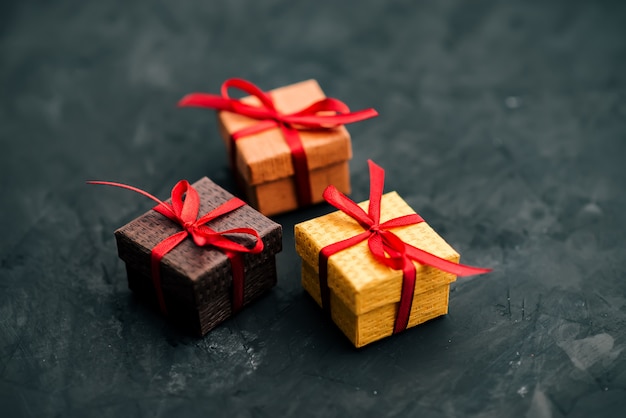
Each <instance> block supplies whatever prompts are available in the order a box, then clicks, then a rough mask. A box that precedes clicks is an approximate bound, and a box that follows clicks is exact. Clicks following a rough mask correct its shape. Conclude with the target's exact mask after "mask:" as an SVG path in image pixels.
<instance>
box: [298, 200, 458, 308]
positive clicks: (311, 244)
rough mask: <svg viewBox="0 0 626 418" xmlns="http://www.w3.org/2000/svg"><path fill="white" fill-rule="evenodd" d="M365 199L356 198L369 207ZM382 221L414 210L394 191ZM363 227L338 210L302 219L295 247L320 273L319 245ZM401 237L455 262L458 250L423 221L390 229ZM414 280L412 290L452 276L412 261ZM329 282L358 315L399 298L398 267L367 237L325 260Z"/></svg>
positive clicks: (422, 289)
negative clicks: (374, 250) (378, 255)
mask: <svg viewBox="0 0 626 418" xmlns="http://www.w3.org/2000/svg"><path fill="white" fill-rule="evenodd" d="M368 205H369V201H364V202H361V203H359V206H360V207H362V208H363V209H365V210H367V208H368ZM381 211H382V212H381V219H380V221H381V223H382V222H386V221H388V220H389V219H392V218H396V217H398V216H404V215H409V214H414V213H415V211H414V210H413V209H411V207H410V206H409V205H408V204H407V203H406V202H405V201H404V200H403V199H402V198H401V197H400V196H399V195H398V194H397V193H396V192H390V193H386V194H384V195H383V196H382V201H381ZM362 232H363V228H362V227H361V226H360V225H359V224H358V223H357V222H356V221H355V220H354V219H352V218H350V217H349V216H348V215H346V214H345V213H343V212H341V211H336V212H333V213H330V214H328V215H325V216H321V217H319V218H315V219H311V220H309V221H306V222H302V223H300V224H297V225H296V226H295V241H296V251H297V252H298V254H299V255H300V256H301V257H302V262H303V263H306V264H308V265H309V266H310V267H312V268H313V269H314V270H315V271H316V273H317V274H318V275H319V264H318V257H319V251H320V250H321V249H322V248H323V247H325V246H327V245H329V244H332V243H335V242H338V241H341V240H343V239H346V238H349V237H352V236H354V235H357V234H359V233H362ZM392 232H393V233H395V234H396V235H397V236H398V237H399V238H400V239H402V240H403V241H404V242H406V243H408V244H410V245H413V246H415V247H418V248H421V249H423V250H425V251H428V252H430V253H432V254H434V255H436V256H439V257H441V258H444V259H446V260H449V261H453V262H457V263H458V262H459V258H460V257H459V254H458V253H457V252H456V251H454V249H453V248H452V247H451V246H450V245H449V244H448V243H446V242H445V241H444V239H443V238H441V237H440V236H439V235H438V234H437V233H436V232H435V231H434V230H433V229H432V228H431V227H430V226H429V225H428V224H427V223H426V222H421V223H419V224H416V225H410V226H404V227H399V228H394V229H392ZM414 264H415V266H416V270H417V276H418V280H417V282H416V285H415V295H418V294H420V293H423V292H425V291H428V290H431V289H433V288H435V287H438V286H442V285H445V284H447V283H450V282H453V281H454V280H456V276H455V275H453V274H450V273H446V272H443V271H441V270H438V269H436V268H433V267H430V266H424V265H421V264H418V263H414ZM328 286H329V287H330V290H331V292H333V293H334V294H335V295H336V296H337V297H339V298H341V300H342V301H343V302H344V303H345V304H346V306H347V307H348V308H349V309H350V310H351V311H352V312H354V313H355V314H356V315H360V314H362V313H365V312H369V311H371V310H373V309H376V308H378V307H380V306H384V305H387V304H390V303H396V302H399V301H400V294H401V286H402V271H400V270H393V269H392V268H390V267H387V266H385V265H384V264H381V263H379V262H378V261H376V259H375V258H374V257H373V256H372V254H371V253H370V251H369V248H368V245H367V240H365V241H362V242H360V243H359V244H357V245H355V246H353V247H350V248H347V249H345V250H343V251H340V252H338V253H336V254H334V255H332V256H331V257H330V259H329V260H328Z"/></svg>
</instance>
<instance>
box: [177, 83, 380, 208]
mask: <svg viewBox="0 0 626 418" xmlns="http://www.w3.org/2000/svg"><path fill="white" fill-rule="evenodd" d="M228 88H238V89H240V90H243V91H244V92H246V93H248V94H250V95H249V96H247V97H244V98H242V99H240V100H237V99H231V98H230V97H229V96H228ZM179 105H180V106H201V107H209V108H214V109H217V110H220V111H219V112H218V124H219V130H220V133H221V135H222V138H223V140H224V142H225V144H226V148H227V150H228V153H229V155H230V160H231V163H230V164H231V168H232V170H233V172H234V175H235V178H236V179H237V182H238V184H239V186H240V188H241V189H242V190H243V192H244V193H245V196H246V199H247V201H248V202H249V203H250V204H251V205H252V206H253V207H254V208H256V209H257V210H259V211H260V212H261V213H263V214H265V215H268V216H270V215H275V214H278V213H281V212H286V211H290V210H293V209H296V208H298V207H302V206H307V205H310V204H314V203H318V202H320V201H322V200H323V199H322V193H323V191H324V189H325V188H326V186H328V185H329V184H334V185H335V186H336V187H337V188H338V189H339V190H341V191H343V192H344V193H349V192H350V176H349V174H350V173H349V167H348V162H349V160H350V159H351V158H352V148H351V143H350V134H349V133H348V130H347V129H346V128H345V126H344V125H343V124H345V123H351V122H356V121H359V120H363V119H367V118H370V117H373V116H376V115H377V113H376V112H375V111H374V110H373V109H367V110H364V111H359V112H350V110H349V108H348V107H347V106H346V105H345V104H343V103H342V102H340V101H338V100H336V99H327V98H326V96H325V95H324V92H323V91H322V89H321V88H320V86H319V84H318V83H317V81H315V80H307V81H303V82H300V83H296V84H292V85H288V86H284V87H280V88H277V89H274V90H271V91H269V92H263V91H262V90H260V89H259V88H258V87H256V86H254V85H253V84H251V83H249V82H246V81H245V80H240V79H231V80H227V81H226V82H225V83H224V85H223V87H222V96H214V95H205V94H200V93H194V94H191V95H188V96H186V97H185V98H183V99H182V100H181V102H180V103H179Z"/></svg>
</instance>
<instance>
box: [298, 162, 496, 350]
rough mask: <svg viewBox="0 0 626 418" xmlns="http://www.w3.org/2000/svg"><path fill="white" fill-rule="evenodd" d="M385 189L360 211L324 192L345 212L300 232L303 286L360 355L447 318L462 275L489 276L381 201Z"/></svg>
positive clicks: (404, 210) (396, 200) (405, 212)
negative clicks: (372, 346)
mask: <svg viewBox="0 0 626 418" xmlns="http://www.w3.org/2000/svg"><path fill="white" fill-rule="evenodd" d="M370 170H371V172H372V170H373V171H374V174H376V175H378V176H379V177H381V176H382V169H380V167H378V166H375V165H373V163H370ZM379 180H380V179H379ZM379 183H380V184H379V187H374V189H378V191H379V192H380V193H379V192H376V190H374V193H373V194H371V196H373V197H371V198H370V200H368V201H364V202H361V203H359V204H358V208H361V209H358V208H357V209H355V207H356V206H357V205H356V204H354V202H351V201H349V199H347V198H345V196H344V197H341V196H339V194H338V193H337V191H336V189H335V190H331V192H332V193H328V195H327V193H326V192H325V197H329V199H327V200H329V201H330V202H331V203H332V204H334V205H335V206H336V207H339V208H341V206H342V205H343V204H346V205H344V207H343V209H342V210H339V211H336V212H333V213H330V214H328V215H325V216H321V217H319V218H315V219H311V220H309V221H306V222H302V223H300V224H297V225H296V226H295V242H296V250H297V252H298V254H299V255H300V257H301V258H302V286H303V287H304V289H305V290H306V291H307V292H308V293H309V294H310V295H311V296H312V297H313V299H314V300H315V301H316V302H317V303H318V304H319V305H320V306H322V307H324V308H325V309H326V310H327V312H328V313H329V315H330V316H331V318H332V320H333V322H335V323H336V324H337V326H338V327H339V328H340V329H341V330H342V331H343V333H344V334H345V335H346V336H347V337H348V338H349V339H350V341H352V343H353V344H354V345H355V346H356V347H361V346H364V345H366V344H369V343H371V342H373V341H376V340H379V339H381V338H384V337H387V336H390V335H392V334H394V333H397V332H400V331H402V330H404V329H406V328H410V327H413V326H415V325H418V324H421V323H423V322H425V321H428V320H430V319H433V318H436V317H439V316H441V315H445V314H446V313H447V312H448V295H449V290H450V283H452V282H453V281H455V280H456V276H457V274H460V275H469V274H479V273H484V272H487V271H488V270H486V269H479V268H474V267H469V266H463V265H459V264H458V262H459V258H460V257H459V254H458V253H457V252H456V251H455V250H454V249H453V248H452V247H451V246H450V245H448V244H447V243H446V242H445V241H444V239H443V238H441V237H440V236H439V235H438V234H437V233H436V232H435V231H434V230H433V229H432V228H431V227H430V226H429V225H428V224H427V223H426V222H424V221H423V219H422V218H421V217H419V215H417V214H416V213H415V211H414V210H413V209H411V207H410V206H409V205H408V204H407V203H406V202H405V201H404V200H403V199H402V198H401V197H400V196H399V195H398V194H397V193H396V192H391V193H387V194H384V195H382V196H381V194H382V180H380V182H379ZM329 189H330V188H329ZM333 196H334V197H333ZM339 198H341V199H339ZM333 200H334V201H333ZM338 200H339V203H337V201H338ZM370 201H374V202H375V203H374V204H373V206H374V207H371V206H370ZM347 203H350V204H351V205H353V206H350V205H348V204H347ZM391 231H393V232H391ZM454 266H457V267H454ZM442 268H443V270H442ZM322 270H323V271H322ZM446 270H448V271H446ZM325 292H326V294H327V296H326V298H324V293H325ZM323 299H326V301H323ZM400 316H403V318H400Z"/></svg>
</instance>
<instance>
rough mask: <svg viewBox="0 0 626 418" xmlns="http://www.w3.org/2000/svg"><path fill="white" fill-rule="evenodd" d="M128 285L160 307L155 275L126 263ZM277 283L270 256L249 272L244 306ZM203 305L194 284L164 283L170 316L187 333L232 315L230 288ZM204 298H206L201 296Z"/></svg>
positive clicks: (200, 330) (200, 333)
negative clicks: (173, 284) (174, 285)
mask: <svg viewBox="0 0 626 418" xmlns="http://www.w3.org/2000/svg"><path fill="white" fill-rule="evenodd" d="M126 272H127V275H128V287H129V288H130V289H131V290H132V291H133V292H134V293H135V294H136V295H137V296H138V297H139V298H140V299H142V300H144V301H145V302H147V303H148V304H150V305H152V306H153V307H154V308H155V309H157V310H158V309H159V307H158V302H157V296H156V291H155V289H154V286H153V284H152V278H151V277H150V276H147V275H145V274H143V273H141V272H140V271H139V270H137V269H135V268H133V267H132V266H130V265H129V264H126ZM275 285H276V258H275V257H270V258H268V260H267V261H266V262H265V263H263V264H262V265H260V266H258V267H256V268H254V269H253V270H251V271H246V280H245V283H244V307H245V306H247V305H248V304H250V303H252V302H253V301H254V300H255V299H257V298H259V297H260V296H261V295H263V294H264V293H265V292H266V291H267V290H269V289H271V288H272V287H274V286H275ZM210 296H211V297H210V299H209V300H206V299H205V300H206V301H203V302H202V303H201V304H199V303H198V300H199V299H201V298H200V296H199V295H198V294H197V293H196V292H195V291H194V287H193V283H192V282H191V281H189V282H188V283H187V284H186V285H179V286H176V287H172V286H170V285H168V284H164V288H163V297H164V299H165V304H166V306H167V310H168V312H167V316H168V318H169V319H171V320H172V322H174V323H175V324H176V325H177V326H178V327H180V328H182V329H183V330H185V331H186V332H188V333H190V334H192V335H195V336H198V337H201V336H203V335H205V334H206V333H208V332H209V331H210V330H212V329H213V328H215V327H216V326H218V325H219V324H221V323H222V322H224V321H225V320H227V319H228V318H230V317H231V316H232V315H233V312H232V293H231V291H230V289H228V291H226V292H222V293H220V294H216V295H210ZM202 299H204V298H202Z"/></svg>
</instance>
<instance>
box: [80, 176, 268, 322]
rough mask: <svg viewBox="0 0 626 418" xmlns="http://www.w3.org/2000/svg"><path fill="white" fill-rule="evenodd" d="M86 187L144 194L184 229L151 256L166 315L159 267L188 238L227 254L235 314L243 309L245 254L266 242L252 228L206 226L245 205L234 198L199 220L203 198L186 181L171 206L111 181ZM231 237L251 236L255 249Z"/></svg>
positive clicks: (176, 189) (154, 280)
mask: <svg viewBox="0 0 626 418" xmlns="http://www.w3.org/2000/svg"><path fill="white" fill-rule="evenodd" d="M87 183H89V184H100V185H105V186H115V187H121V188H123V189H128V190H132V191H134V192H136V193H139V194H142V195H144V196H146V197H148V198H150V199H152V200H154V201H155V202H156V203H158V205H157V206H155V207H154V208H153V210H155V211H156V212H158V213H160V214H161V215H163V216H165V217H166V218H168V219H170V220H171V221H173V222H175V223H177V224H179V225H180V226H181V227H182V228H183V230H182V231H179V232H177V233H175V234H173V235H170V236H169V237H167V238H165V239H163V240H162V241H161V242H159V243H158V244H157V245H156V246H155V247H154V248H153V249H152V250H151V252H150V264H151V275H152V283H153V285H154V289H155V291H156V295H157V300H158V302H159V306H160V308H161V311H162V312H163V313H164V314H167V307H166V305H165V298H164V297H163V289H162V287H161V268H160V263H161V260H162V259H163V257H165V255H166V254H167V253H169V252H170V251H171V250H173V249H174V248H175V247H176V246H178V245H179V244H180V243H181V242H183V241H184V240H185V239H186V238H187V237H191V239H192V240H193V242H194V244H195V245H197V246H199V247H205V246H212V247H215V248H218V249H220V250H221V251H223V252H224V254H226V256H227V257H228V259H229V261H230V264H231V270H232V275H233V277H232V282H233V295H232V309H233V313H234V312H237V311H238V310H240V309H241V307H242V306H243V290H244V279H245V276H244V262H243V257H242V254H243V253H252V254H257V253H260V252H261V251H263V241H262V240H261V237H260V235H259V233H258V232H257V231H255V230H254V229H252V228H233V229H229V230H226V231H219V232H218V231H215V230H213V229H211V228H210V227H209V226H207V223H208V222H210V221H212V220H214V219H216V218H218V217H220V216H222V215H225V214H227V213H229V212H232V211H234V210H235V209H237V208H240V207H242V206H244V205H245V202H243V201H242V200H240V199H238V198H232V199H230V200H228V201H226V202H225V203H223V204H221V205H220V206H218V207H217V208H215V209H214V210H212V211H210V212H209V213H207V214H205V215H203V216H201V217H199V218H198V213H199V211H200V197H199V195H198V192H197V191H196V189H194V187H193V186H192V185H190V184H189V182H188V181H187V180H181V181H179V182H178V183H176V185H175V186H174V188H173V189H172V193H171V201H172V203H167V202H163V201H161V200H159V199H158V198H156V197H154V196H153V195H151V194H149V193H148V192H145V191H143V190H141V189H138V188H136V187H133V186H128V185H126V184H121V183H114V182H108V181H88V182H87ZM231 234H247V235H251V236H253V237H254V238H255V245H254V246H253V247H252V248H248V247H246V246H244V245H241V244H239V243H237V242H235V241H232V240H231V239H229V238H228V237H227V235H231Z"/></svg>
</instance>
